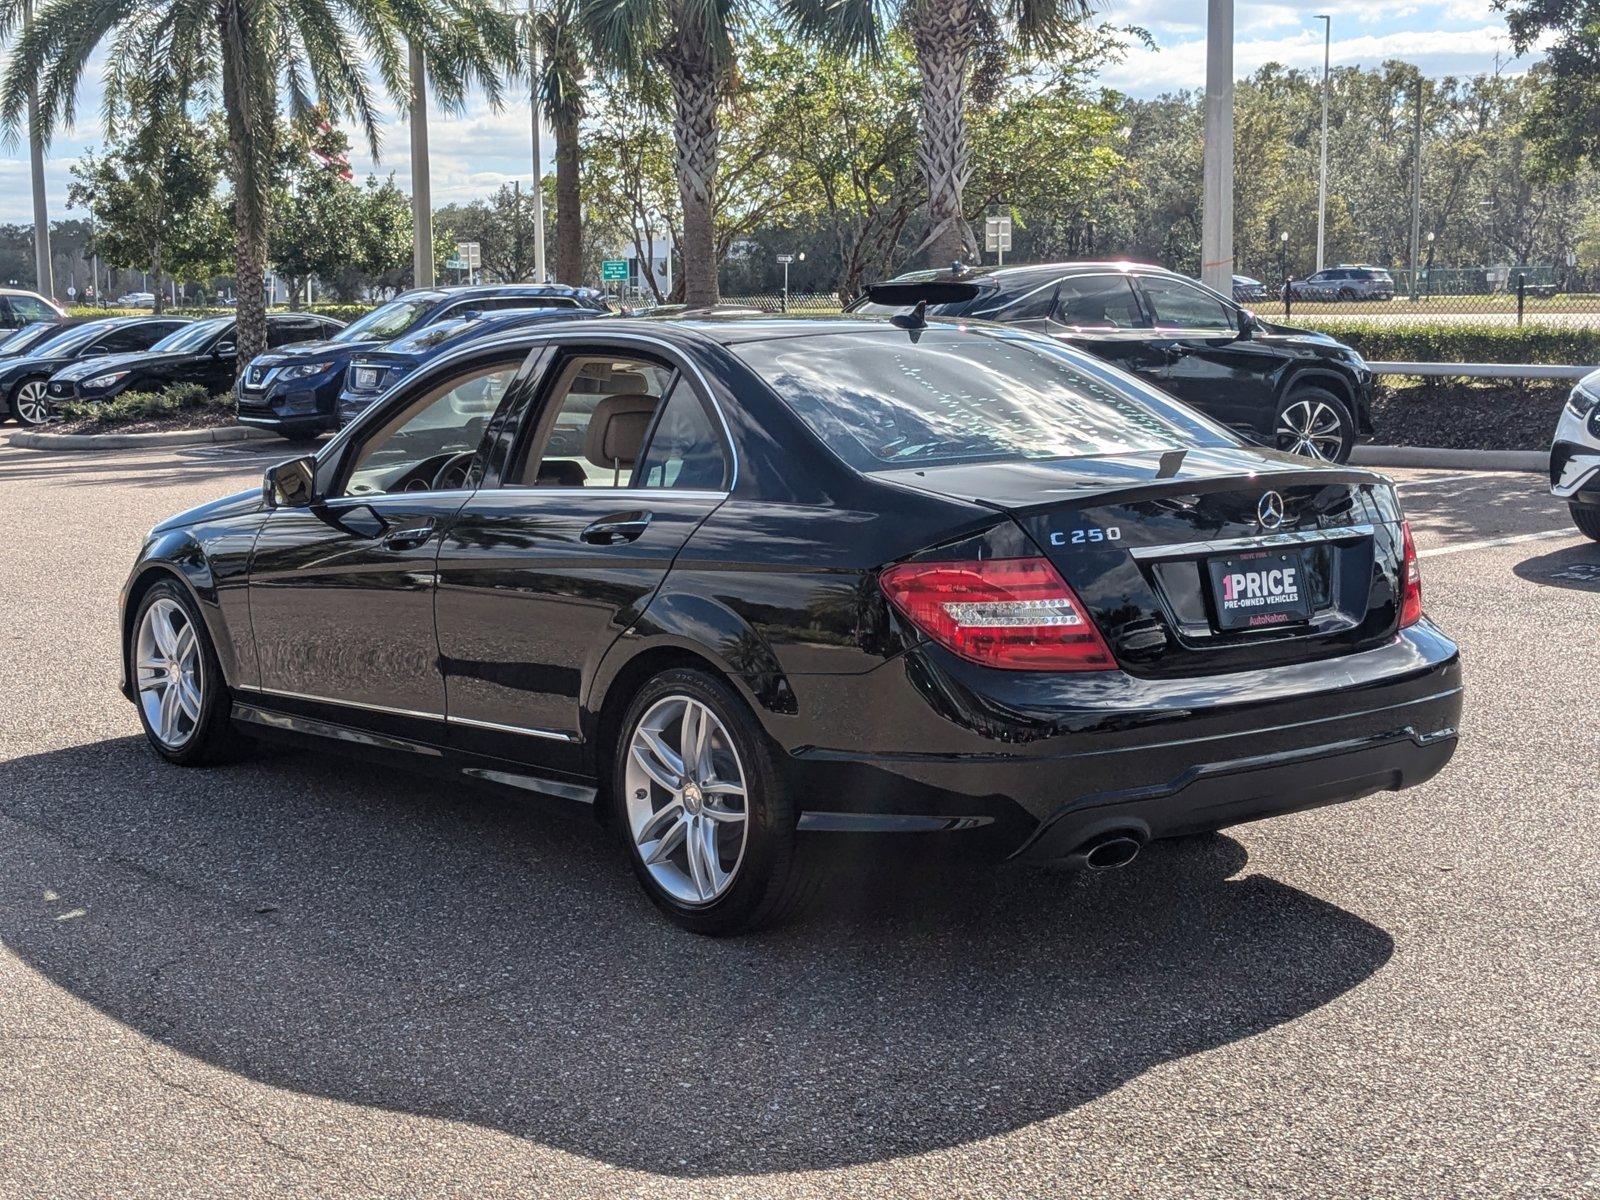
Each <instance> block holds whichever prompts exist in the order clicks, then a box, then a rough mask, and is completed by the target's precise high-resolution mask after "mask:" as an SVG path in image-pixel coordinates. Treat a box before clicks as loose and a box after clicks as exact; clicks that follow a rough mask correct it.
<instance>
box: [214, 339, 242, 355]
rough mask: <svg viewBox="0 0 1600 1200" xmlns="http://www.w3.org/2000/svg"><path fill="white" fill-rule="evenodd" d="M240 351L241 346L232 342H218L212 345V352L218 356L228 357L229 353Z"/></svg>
mask: <svg viewBox="0 0 1600 1200" xmlns="http://www.w3.org/2000/svg"><path fill="white" fill-rule="evenodd" d="M238 351H239V348H238V347H237V346H235V345H234V344H233V343H232V342H218V343H217V344H216V345H215V346H213V347H211V353H212V354H213V355H215V356H216V357H217V358H227V357H228V355H230V354H237V353H238Z"/></svg>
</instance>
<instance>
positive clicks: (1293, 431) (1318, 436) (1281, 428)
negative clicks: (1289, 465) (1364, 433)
mask: <svg viewBox="0 0 1600 1200" xmlns="http://www.w3.org/2000/svg"><path fill="white" fill-rule="evenodd" d="M1273 433H1274V441H1275V444H1276V445H1277V447H1278V449H1279V450H1285V451H1287V452H1289V453H1290V454H1300V455H1303V456H1305V457H1306V458H1315V459H1319V460H1321V461H1323V462H1337V463H1342V462H1348V461H1349V459H1350V451H1351V450H1353V449H1354V448H1355V444H1356V422H1355V418H1354V417H1352V416H1351V415H1350V409H1349V408H1348V407H1346V405H1345V402H1344V401H1343V400H1341V399H1339V397H1337V396H1335V395H1334V394H1333V393H1332V392H1330V391H1326V390H1324V389H1323V388H1316V387H1303V388H1296V389H1295V390H1294V391H1292V392H1290V393H1289V395H1288V397H1287V398H1286V399H1285V400H1284V402H1283V403H1282V404H1280V405H1279V406H1278V418H1277V420H1276V422H1274V424H1273Z"/></svg>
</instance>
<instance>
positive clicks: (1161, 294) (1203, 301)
mask: <svg viewBox="0 0 1600 1200" xmlns="http://www.w3.org/2000/svg"><path fill="white" fill-rule="evenodd" d="M1139 282H1140V284H1141V285H1142V286H1143V287H1144V294H1145V297H1146V298H1147V299H1148V300H1149V301H1150V310H1151V316H1152V317H1153V318H1154V319H1155V325H1156V328H1157V329H1217V330H1232V329H1233V328H1234V320H1233V313H1232V311H1231V310H1230V309H1229V308H1228V307H1227V306H1226V305H1224V304H1223V303H1221V302H1220V301H1218V300H1216V299H1214V298H1213V297H1211V296H1208V295H1206V294H1205V293H1204V292H1202V291H1201V290H1200V289H1199V288H1195V287H1190V286H1189V285H1188V284H1186V283H1180V282H1179V281H1178V280H1176V279H1158V278H1153V277H1146V278H1144V279H1141V280H1140V281H1139Z"/></svg>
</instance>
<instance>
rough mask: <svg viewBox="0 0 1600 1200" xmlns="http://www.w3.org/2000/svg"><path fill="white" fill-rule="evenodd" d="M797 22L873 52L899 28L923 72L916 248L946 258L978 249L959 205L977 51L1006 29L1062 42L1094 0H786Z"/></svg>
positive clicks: (1019, 38)
mask: <svg viewBox="0 0 1600 1200" xmlns="http://www.w3.org/2000/svg"><path fill="white" fill-rule="evenodd" d="M782 2H783V4H784V7H785V8H786V9H787V11H788V13H789V17H790V19H791V20H792V21H793V22H794V24H795V26H796V27H797V28H798V29H799V30H800V31H801V32H802V33H804V34H806V35H808V36H810V37H813V38H815V39H817V40H818V41H819V42H821V43H822V44H823V45H824V46H826V47H828V48H829V49H831V50H834V51H837V52H840V53H845V54H851V55H861V56H865V57H869V58H876V57H877V56H878V55H879V54H880V53H881V51H882V49H883V43H884V38H885V37H886V36H887V34H888V32H889V31H890V30H891V29H893V28H896V27H898V28H900V29H903V30H904V31H905V33H906V34H907V35H908V36H909V37H910V39H911V45H912V47H913V48H914V49H915V51H916V55H917V70H918V72H919V73H920V74H921V76H922V97H921V118H922V141H921V145H920V146H919V148H918V152H917V157H918V160H919V161H920V163H921V166H922V174H923V177H924V179H925V180H926V181H927V185H928V233H927V236H926V237H925V238H924V239H923V241H922V244H921V245H920V246H918V247H917V250H918V251H923V250H926V251H927V256H928V261H929V262H930V263H933V264H935V265H939V266H943V265H944V264H946V263H949V262H953V261H955V260H956V259H963V258H974V259H975V258H976V257H977V254H978V247H977V243H976V242H975V241H974V240H973V237H972V228H971V226H969V225H968V224H967V222H966V219H965V216H964V214H963V211H962V207H961V197H962V193H963V192H965V191H966V187H967V182H968V180H970V179H971V178H972V156H971V154H970V152H969V150H968V147H967V116H966V99H967V85H968V83H969V82H970V80H971V73H972V68H973V65H974V61H975V58H976V56H977V53H978V51H979V50H980V48H981V47H983V45H984V44H985V43H986V42H989V41H992V40H993V39H994V38H996V37H1009V39H1010V40H1011V41H1013V42H1014V44H1015V45H1016V46H1017V47H1018V48H1019V49H1021V50H1022V51H1023V52H1024V53H1030V54H1046V53H1049V52H1051V51H1053V50H1057V49H1060V48H1061V47H1062V46H1063V45H1064V44H1065V42H1066V40H1067V38H1068V37H1069V36H1070V35H1071V33H1072V30H1073V29H1074V27H1075V26H1076V24H1077V23H1078V22H1079V21H1081V20H1082V19H1083V18H1085V17H1086V16H1088V15H1089V12H1090V8H1091V5H1090V3H1089V0H1004V2H1003V3H1002V2H1001V0H782Z"/></svg>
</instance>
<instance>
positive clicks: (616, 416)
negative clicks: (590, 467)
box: [583, 393, 660, 483]
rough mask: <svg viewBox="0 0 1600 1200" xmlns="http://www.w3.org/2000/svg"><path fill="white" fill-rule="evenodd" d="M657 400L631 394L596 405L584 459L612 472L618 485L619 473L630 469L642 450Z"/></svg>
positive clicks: (585, 444) (608, 399)
mask: <svg viewBox="0 0 1600 1200" xmlns="http://www.w3.org/2000/svg"><path fill="white" fill-rule="evenodd" d="M659 403H660V401H659V400H657V399H656V397H654V396H647V395H644V394H643V393H632V394H627V395H621V396H607V397H606V398H605V399H604V400H602V401H600V403H599V404H597V405H595V410H594V415H593V416H592V417H590V418H589V432H588V435H587V436H586V437H585V438H584V443H583V456H584V457H585V458H587V459H588V460H589V461H590V462H591V463H593V464H594V465H595V466H597V467H601V468H604V469H608V470H610V471H612V472H614V476H613V478H614V480H615V481H616V482H618V483H620V482H621V477H622V472H623V470H625V469H628V470H631V469H632V467H633V464H634V463H635V462H636V461H637V460H638V458H639V451H640V450H641V449H643V448H644V435H645V432H646V431H647V430H648V429H649V428H650V418H651V417H653V416H655V412H656V405H657V404H659Z"/></svg>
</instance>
